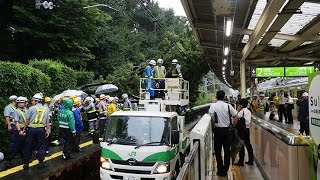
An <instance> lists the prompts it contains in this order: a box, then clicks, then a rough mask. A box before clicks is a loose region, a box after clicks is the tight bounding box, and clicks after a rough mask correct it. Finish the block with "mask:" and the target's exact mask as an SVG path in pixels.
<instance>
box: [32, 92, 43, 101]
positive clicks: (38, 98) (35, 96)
mask: <svg viewBox="0 0 320 180" xmlns="http://www.w3.org/2000/svg"><path fill="white" fill-rule="evenodd" d="M42 99H43V96H42V93H37V94H35V95H34V96H33V97H32V100H36V101H42Z"/></svg>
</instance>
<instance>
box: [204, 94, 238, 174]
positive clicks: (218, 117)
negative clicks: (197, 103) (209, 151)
mask: <svg viewBox="0 0 320 180" xmlns="http://www.w3.org/2000/svg"><path fill="white" fill-rule="evenodd" d="M216 96H217V102H216V103H213V104H212V105H211V106H210V109H209V114H210V116H211V121H212V124H213V126H214V129H213V132H214V151H215V155H216V160H217V168H218V172H217V175H218V176H227V172H228V170H229V166H230V154H231V149H230V146H231V134H230V131H229V129H230V125H231V124H230V123H231V121H233V122H232V123H233V124H234V125H235V124H237V121H238V116H237V111H236V110H235V109H234V108H233V107H232V106H231V105H230V104H228V103H225V102H223V99H224V96H225V92H224V91H222V90H220V91H218V92H217V94H216ZM231 118H233V120H231ZM222 147H223V151H224V161H223V160H222V155H221V153H222Z"/></svg>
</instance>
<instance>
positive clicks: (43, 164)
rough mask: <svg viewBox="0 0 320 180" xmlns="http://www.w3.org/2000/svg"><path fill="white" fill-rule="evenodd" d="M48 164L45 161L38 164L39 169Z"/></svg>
mask: <svg viewBox="0 0 320 180" xmlns="http://www.w3.org/2000/svg"><path fill="white" fill-rule="evenodd" d="M47 166H48V164H47V163H45V162H43V163H39V165H38V169H43V168H46V167H47Z"/></svg>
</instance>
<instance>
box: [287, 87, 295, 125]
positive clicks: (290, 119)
mask: <svg viewBox="0 0 320 180" xmlns="http://www.w3.org/2000/svg"><path fill="white" fill-rule="evenodd" d="M285 98H286V104H285V105H286V109H287V116H288V122H287V123H288V124H293V116H292V110H293V109H294V105H293V103H294V102H293V99H292V97H291V96H290V94H289V93H286V94H285Z"/></svg>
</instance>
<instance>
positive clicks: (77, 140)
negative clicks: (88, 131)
mask: <svg viewBox="0 0 320 180" xmlns="http://www.w3.org/2000/svg"><path fill="white" fill-rule="evenodd" d="M72 112H73V115H74V120H75V127H76V136H75V138H74V148H73V151H80V147H79V144H80V135H81V132H82V131H83V122H82V119H81V109H80V108H75V107H74V108H73V109H72Z"/></svg>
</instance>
